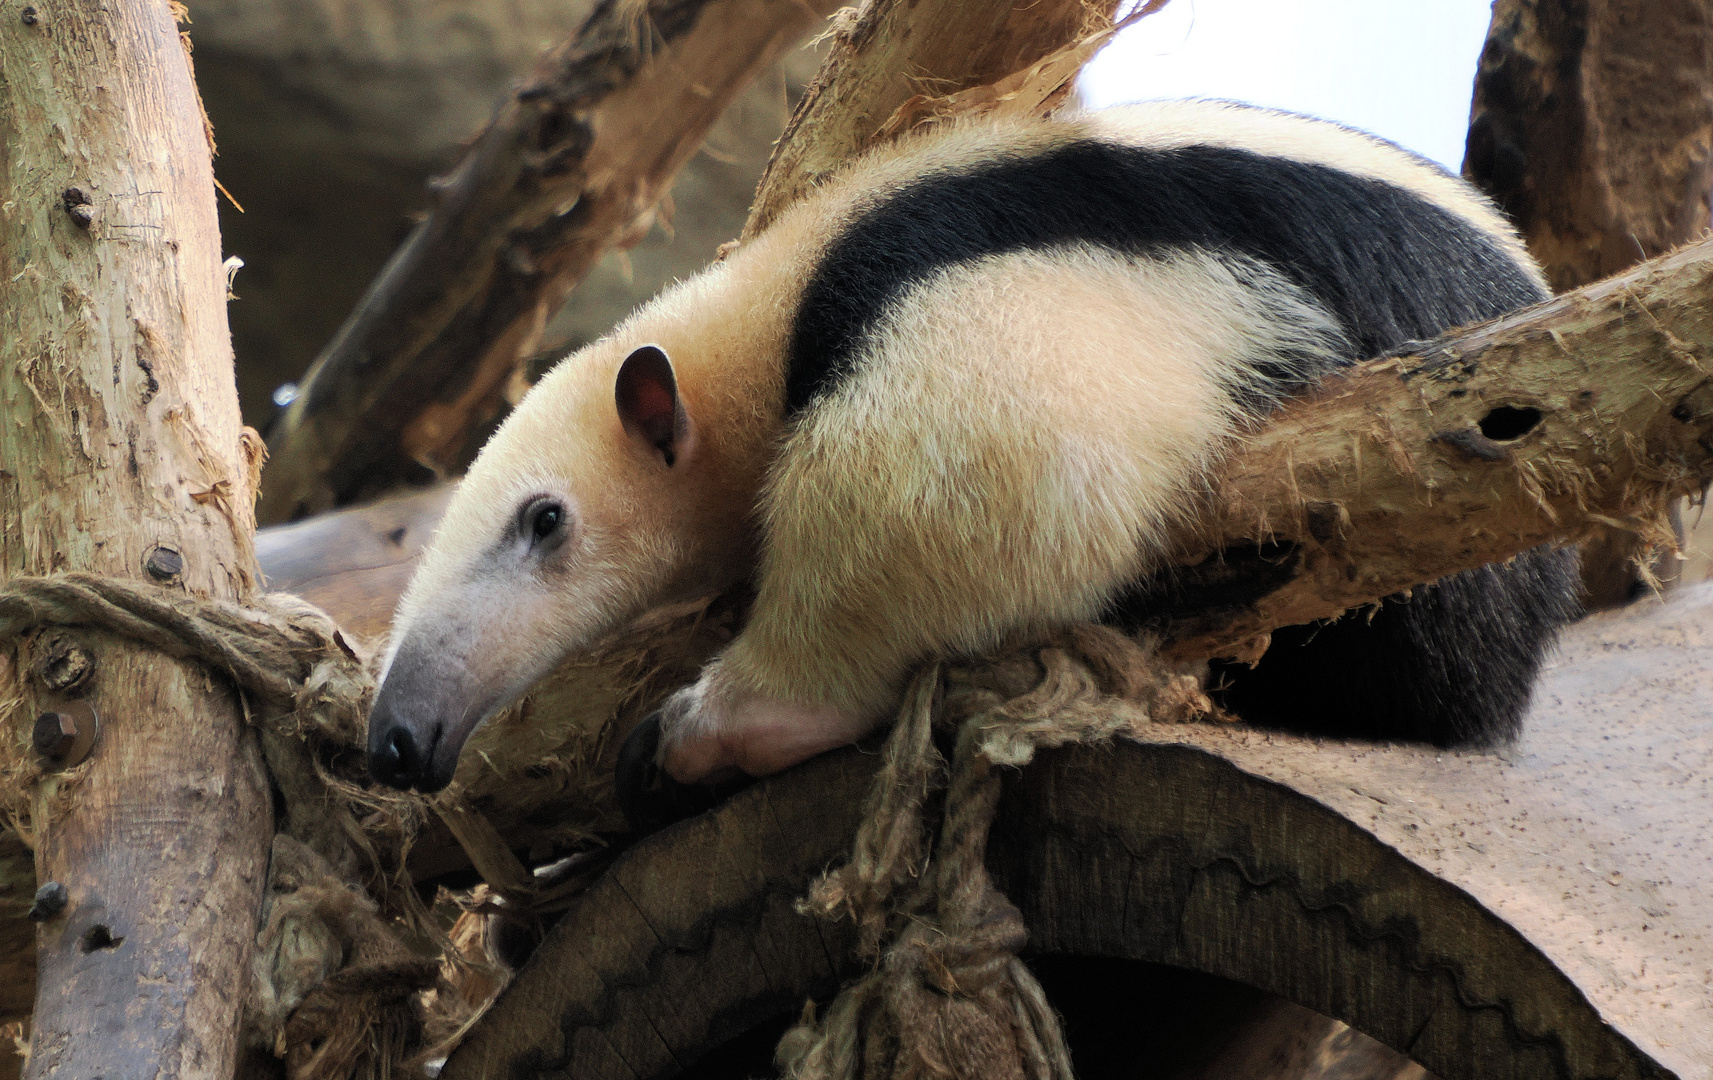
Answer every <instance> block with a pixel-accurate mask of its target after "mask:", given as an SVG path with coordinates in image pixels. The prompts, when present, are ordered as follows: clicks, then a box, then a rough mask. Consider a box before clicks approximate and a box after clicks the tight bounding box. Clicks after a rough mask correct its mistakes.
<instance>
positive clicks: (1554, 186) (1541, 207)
mask: <svg viewBox="0 0 1713 1080" xmlns="http://www.w3.org/2000/svg"><path fill="white" fill-rule="evenodd" d="M1463 172H1464V175H1465V176H1467V177H1468V178H1469V179H1471V180H1473V181H1474V182H1475V183H1477V184H1479V185H1480V186H1481V187H1482V188H1484V189H1485V190H1486V191H1487V192H1488V193H1489V194H1491V195H1492V196H1493V197H1494V198H1495V199H1497V200H1498V202H1499V204H1500V205H1501V206H1502V207H1504V209H1505V211H1506V213H1508V214H1509V215H1510V216H1511V219H1512V221H1514V222H1515V223H1516V225H1517V228H1518V229H1519V230H1521V232H1522V233H1523V236H1524V238H1525V239H1526V240H1527V241H1528V245H1529V250H1530V251H1531V252H1532V253H1533V254H1534V256H1535V258H1537V259H1539V260H1540V262H1541V265H1542V266H1543V267H1544V268H1545V269H1546V273H1547V277H1548V279H1549V280H1550V281H1551V282H1552V285H1553V288H1554V289H1555V290H1558V291H1563V290H1566V289H1574V288H1578V287H1580V286H1583V285H1587V284H1590V283H1591V282H1594V281H1598V280H1600V279H1601V278H1605V277H1609V276H1611V275H1613V274H1616V273H1619V272H1621V271H1623V270H1626V269H1628V268H1629V267H1630V266H1631V265H1633V264H1635V263H1636V262H1638V261H1640V260H1642V259H1647V258H1651V257H1653V256H1655V255H1659V254H1662V253H1664V252H1666V251H1669V250H1670V249H1671V248H1673V247H1675V246H1676V245H1678V244H1682V243H1686V242H1688V241H1690V240H1693V239H1696V238H1698V237H1700V236H1701V235H1702V234H1703V233H1705V232H1706V230H1707V226H1708V221H1709V217H1708V200H1709V195H1710V194H1713V4H1709V3H1708V0H1577V2H1575V3H1556V2H1553V3H1548V2H1543V0H1499V2H1498V3H1496V4H1494V6H1493V23H1492V28H1491V29H1490V30H1489V31H1488V38H1487V45H1486V48H1485V49H1484V50H1483V51H1482V55H1481V65H1480V68H1479V70H1478V72H1477V75H1476V80H1475V101H1474V105H1473V108H1472V109H1471V112H1470V121H1469V145H1468V154H1467V157H1465V159H1464V162H1463ZM1582 554H1583V579H1584V582H1585V584H1586V585H1587V588H1588V594H1589V602H1590V604H1591V605H1592V606H1594V607H1611V606H1614V605H1616V604H1621V603H1623V602H1625V601H1626V600H1628V599H1629V598H1630V597H1631V596H1632V595H1633V594H1634V593H1635V591H1636V589H1637V586H1638V584H1639V574H1638V564H1637V560H1638V558H1641V557H1643V556H1645V555H1646V552H1645V550H1644V548H1643V545H1642V543H1641V541H1640V540H1639V538H1637V537H1636V535H1635V534H1634V533H1631V532H1629V531H1626V530H1624V529H1622V528H1616V527H1610V526H1608V527H1605V528H1602V529H1598V530H1595V531H1594V532H1593V533H1592V534H1591V535H1590V536H1589V537H1588V538H1587V540H1586V541H1585V542H1584V544H1583V549H1582ZM1678 565H1679V564H1678V562H1677V560H1676V559H1674V558H1671V557H1665V558H1661V559H1658V560H1656V561H1655V564H1654V571H1653V572H1655V573H1656V574H1657V575H1658V576H1659V577H1661V578H1664V579H1666V580H1670V579H1672V578H1673V577H1674V576H1675V574H1676V571H1677V568H1678Z"/></svg>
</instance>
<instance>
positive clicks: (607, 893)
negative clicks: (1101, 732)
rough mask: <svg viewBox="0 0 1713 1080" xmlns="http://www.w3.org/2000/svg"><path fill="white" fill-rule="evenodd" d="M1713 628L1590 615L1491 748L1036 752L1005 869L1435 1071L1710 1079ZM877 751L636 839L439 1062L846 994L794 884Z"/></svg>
mask: <svg viewBox="0 0 1713 1080" xmlns="http://www.w3.org/2000/svg"><path fill="white" fill-rule="evenodd" d="M1710 624H1713V587H1702V588H1698V589H1694V590H1685V591H1684V592H1683V593H1681V594H1680V595H1679V597H1678V598H1676V599H1674V600H1673V601H1672V602H1670V603H1669V604H1663V605H1661V604H1652V603H1649V604H1642V605H1638V606H1636V607H1634V608H1631V609H1627V610H1625V611H1622V612H1614V613H1610V614H1606V615H1600V616H1596V617H1594V618H1591V619H1589V620H1587V621H1585V622H1583V623H1580V624H1578V625H1577V626H1576V627H1574V628H1573V629H1572V630H1571V632H1570V633H1569V634H1568V635H1567V639H1566V641H1565V646H1564V650H1563V654H1562V655H1561V656H1560V657H1559V658H1558V659H1557V661H1556V662H1555V663H1554V664H1553V665H1552V667H1551V668H1550V670H1549V671H1548V672H1547V674H1546V676H1545V679H1544V680H1543V682H1542V685H1541V687H1540V690H1539V693H1538V695H1537V701H1536V705H1535V707H1534V709H1533V711H1532V713H1531V715H1530V717H1529V721H1528V725H1527V727H1526V729H1525V735H1524V737H1523V740H1522V742H1521V743H1520V744H1519V745H1518V746H1517V747H1516V748H1514V749H1512V750H1509V751H1507V752H1504V753H1501V754H1477V753H1445V752H1439V751H1435V750H1432V749H1424V748H1419V747H1409V746H1385V747H1383V746H1373V745H1366V744H1357V743H1346V742H1329V741H1317V740H1310V739H1303V738H1297V737H1292V736H1281V735H1276V734H1268V733H1262V732H1258V731H1254V730H1250V729H1245V728H1241V727H1233V728H1226V727H1215V726H1208V725H1184V726H1180V727H1162V728H1157V729H1154V730H1153V731H1151V732H1150V733H1149V737H1148V738H1147V739H1146V740H1145V741H1139V742H1123V743H1119V744H1116V745H1114V746H1112V747H1109V748H1093V749H1088V748H1084V749H1073V750H1069V751H1064V752H1055V753H1051V754H1043V755H1042V757H1041V758H1040V759H1039V760H1038V761H1037V763H1036V764H1035V765H1033V766H1031V767H1029V768H1027V769H1025V770H1024V771H1023V772H1022V774H1021V775H1020V776H1019V777H1018V778H1016V779H1015V780H1014V781H1013V782H1011V784H1010V786H1009V789H1008V794H1007V799H1006V802H1005V804H1004V807H1003V809H1002V812H1001V817H1000V820H999V823H998V824H997V826H996V829H995V833H994V839H993V844H992V850H991V854H990V862H991V864H992V865H993V866H994V867H995V869H996V871H997V872H998V874H999V876H1000V879H1001V880H1002V882H1003V884H1004V887H1005V888H1006V890H1007V892H1008V894H1009V895H1010V896H1011V898H1012V899H1013V900H1014V901H1016V902H1017V903H1018V904H1019V906H1020V907H1021V908H1022V910H1023V912H1024V915H1025V918H1026V919H1027V921H1028V924H1029V926H1030V928H1031V934H1032V938H1031V946H1030V947H1031V950H1032V951H1033V952H1034V953H1035V954H1038V955H1067V954H1080V955H1085V956H1087V955H1095V956H1107V957H1127V958H1131V959H1136V960H1144V961H1151V962H1159V963H1166V964H1171V965H1175V966H1178V967H1183V968H1189V969H1192V970H1195V971H1200V972H1206V973H1210V974H1213V975H1218V976H1222V977H1225V978H1228V979H1233V980H1236V981H1238V982H1242V983H1246V984H1248V985H1250V986H1254V987H1258V988H1260V989H1262V990H1265V991H1267V992H1269V993H1272V994H1276V995H1278V996H1280V997H1282V998H1285V999H1288V1000H1290V1001H1293V1002H1295V1003H1297V1004H1299V1005H1301V1006H1304V1007H1306V1008H1309V1009H1312V1010H1315V1011H1316V1012H1318V1013H1321V1014H1324V1015H1326V1016H1330V1017H1335V1018H1337V1019H1339V1020H1342V1021H1345V1022H1347V1023H1349V1024H1350V1025H1351V1026H1353V1027H1355V1028H1357V1029H1358V1030H1360V1031H1363V1032H1366V1033H1367V1034H1369V1035H1372V1036H1373V1037H1375V1038H1377V1039H1378V1040H1380V1041H1381V1042H1382V1043H1385V1044H1387V1045H1389V1046H1390V1047H1392V1048H1393V1049H1394V1050H1397V1051H1399V1052H1400V1053H1404V1054H1407V1055H1408V1056H1410V1057H1412V1058H1413V1059H1414V1060H1416V1061H1417V1062H1419V1063H1421V1064H1422V1065H1424V1066H1426V1067H1427V1068H1429V1069H1431V1070H1433V1071H1434V1072H1435V1073H1436V1074H1437V1075H1439V1076H1441V1077H1443V1078H1445V1080H1476V1078H1481V1080H1493V1078H1503V1080H1525V1078H1527V1080H1534V1078H1552V1080H1571V1078H1576V1080H1582V1078H1588V1080H1593V1078H1596V1077H1600V1078H1617V1077H1660V1078H1663V1077H1676V1078H1679V1080H1709V1078H1713V983H1710V982H1709V978H1708V972H1709V971H1710V970H1713V847H1710V845H1708V844H1707V843H1706V838H1705V837H1706V822H1707V821H1708V820H1709V819H1710V818H1713V666H1709V665H1708V664H1707V663H1706V662H1705V660H1706V656H1707V655H1708V653H1707V647H1708V645H1709V644H1713V641H1709V640H1708V639H1709V636H1710V635H1713V630H1709V629H1708V626H1709V625H1710ZM875 762H876V759H875V758H874V757H872V756H866V755H862V754H859V753H855V752H844V753H840V754H835V755H829V756H827V757H823V758H820V759H817V760H815V761H812V762H809V763H807V764H805V765H804V766H801V767H799V768H797V769H795V770H793V771H791V772H788V773H786V774H784V775H782V776H779V777H776V778H774V779H772V780H770V781H766V782H764V783H762V784H760V785H758V786H757V787H754V788H751V789H750V790H748V791H746V792H743V793H741V794H739V795H738V796H736V797H735V798H733V799H732V800H731V801H730V802H729V803H728V804H726V805H725V806H723V807H721V808H719V809H718V810H716V811H714V812H713V813H710V814H706V815H703V816H701V817H698V818H694V819H691V820H689V821H686V822H682V823H680V824H678V825H676V826H674V827H672V828H670V829H668V830H666V831H664V832H662V833H660V834H657V835H656V836H654V837H651V838H649V839H648V840H646V841H644V842H643V843H641V844H639V845H638V846H637V847H635V848H633V849H632V850H631V851H629V852H627V853H626V854H625V855H624V856H622V857H621V858H620V860H619V861H618V862H617V863H616V864H615V865H614V866H613V867H612V869H611V870H610V871H609V873H608V874H607V875H606V876H605V877H604V878H602V879H601V880H599V881H598V882H597V883H596V884H595V885H594V886H593V887H592V888H591V889H590V890H589V891H588V892H587V893H586V894H585V896H584V897H583V899H582V900H581V902H580V903H579V904H578V906H577V907H575V908H574V909H573V910H571V911H570V912H569V913H568V914H567V916H566V918H565V920H564V921H563V922H562V923H561V924H560V925H559V926H558V927H556V928H555V929H554V931H553V932H552V933H551V934H550V935H549V937H548V940H547V941H546V943H545V944H544V945H543V946H542V948H541V949H540V950H539V951H538V952H537V954H536V956H535V958H534V959H532V961H531V962H530V963H529V964H528V965H527V966H526V967H525V969H524V970H523V971H522V972H520V973H519V975H518V976H517V978H516V979H515V980H514V982H513V983H512V985H511V987H510V989H508V990H507V991H506V993H505V994H504V995H503V996H502V997H501V999H500V1000H499V1002H498V1003H497V1004H496V1005H495V1006H494V1008H493V1009H492V1010H491V1011H490V1012H489V1013H488V1015H487V1016H486V1017H485V1018H484V1019H483V1020H482V1021H481V1022H480V1023H479V1024H478V1025H477V1027H476V1028H475V1029H474V1030H473V1031H472V1032H471V1033H470V1036H469V1037H468V1038H467V1039H466V1040H465V1042H464V1044H463V1045H462V1046H461V1047H460V1049H459V1050H458V1051H457V1052H456V1053H455V1054H454V1056H453V1057H452V1059H451V1060H450V1061H448V1063H447V1065H446V1069H445V1072H444V1073H443V1076H445V1077H446V1078H447V1080H460V1078H463V1077H478V1076H494V1075H512V1076H515V1077H520V1078H522V1077H530V1076H538V1075H549V1074H560V1073H562V1072H569V1073H572V1074H574V1075H578V1076H582V1077H590V1078H594V1077H602V1076H615V1077H621V1076H622V1077H632V1076H636V1077H650V1076H668V1075H674V1074H676V1073H677V1071H678V1070H680V1069H683V1068H687V1067H692V1066H693V1065H694V1064H695V1062H696V1061H697V1060H698V1059H699V1058H700V1057H702V1056H703V1055H704V1054H706V1053H707V1052H708V1051H709V1050H710V1049H712V1048H714V1047H715V1046H717V1045H719V1044H721V1043H723V1042H725V1041H726V1040H729V1039H732V1038H734V1037H736V1036H738V1035H739V1034H740V1033H741V1032H744V1031H747V1030H749V1029H751V1028H754V1027H755V1026H756V1025H759V1024H763V1023H766V1022H768V1021H776V1020H778V1018H780V1017H781V1016H783V1015H785V1014H787V1013H794V1012H795V1010H796V1009H797V1008H799V1007H800V1005H801V1003H802V1001H803V1000H804V998H805V997H808V996H811V995H814V996H823V997H824V996H825V995H826V994H828V993H829V992H831V990H832V989H833V988H834V986H835V985H836V983H837V982H838V981H839V980H840V979H842V978H846V977H849V976H850V975H851V974H853V967H852V963H851V960H850V959H849V958H850V956H851V945H852V943H853V940H852V935H851V934H850V933H849V931H848V928H847V927H845V926H843V925H838V926H831V925H824V924H819V923H817V922H816V921H814V920H813V919H811V918H809V917H807V916H803V915H799V914H797V913H796V912H795V911H794V910H793V909H792V907H791V902H792V900H793V899H794V898H795V897H796V896H799V895H801V893H802V891H803V889H804V888H805V886H806V884H807V882H808V880H809V878H810V876H811V875H813V874H815V873H817V872H819V871H820V870H821V869H822V868H824V867H825V866H827V865H828V864H830V863H832V862H835V861H837V860H838V859H839V858H840V857H841V855H842V854H843V853H844V852H845V851H846V850H848V845H849V843H850V841H851V838H852V835H853V833H854V830H855V827H856V819H857V813H858V807H859V806H860V804H861V802H862V797H863V794H864V792H865V791H866V788H867V784H868V782H869V779H870V778H871V776H872V775H873V772H874V768H875ZM690 1075H696V1073H695V1071H694V1069H693V1068H692V1069H691V1071H690Z"/></svg>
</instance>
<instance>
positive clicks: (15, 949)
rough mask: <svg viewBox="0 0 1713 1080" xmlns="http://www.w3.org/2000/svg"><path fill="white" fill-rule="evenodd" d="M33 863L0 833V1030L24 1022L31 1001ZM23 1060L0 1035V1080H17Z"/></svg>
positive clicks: (11, 837) (15, 839)
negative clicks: (30, 914)
mask: <svg viewBox="0 0 1713 1080" xmlns="http://www.w3.org/2000/svg"><path fill="white" fill-rule="evenodd" d="M35 893H36V860H35V856H34V855H32V854H31V853H30V849H29V848H28V847H26V846H25V845H24V841H23V840H22V839H21V838H20V837H19V836H18V834H17V833H16V832H14V831H13V830H12V829H6V830H5V831H4V832H0V1026H3V1025H7V1024H14V1023H18V1022H19V1021H27V1020H28V1019H29V1016H30V1010H31V1009H32V1008H34V1007H35V1001H36V924H35V923H33V922H31V921H30V918H29V911H30V904H31V903H32V902H33V900H34V898H35ZM23 1067H24V1061H23V1059H22V1058H21V1057H19V1056H18V1053H17V1047H16V1045H14V1044H13V1043H12V1041H11V1040H10V1039H7V1038H6V1037H5V1035H4V1033H3V1032H0V1080H17V1077H18V1076H19V1075H20V1073H21V1072H22V1071H23Z"/></svg>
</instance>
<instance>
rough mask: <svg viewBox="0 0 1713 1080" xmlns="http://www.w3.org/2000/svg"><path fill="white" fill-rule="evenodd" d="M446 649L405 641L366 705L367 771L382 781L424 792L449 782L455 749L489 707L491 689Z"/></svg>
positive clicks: (457, 748)
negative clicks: (367, 731) (373, 702)
mask: <svg viewBox="0 0 1713 1080" xmlns="http://www.w3.org/2000/svg"><path fill="white" fill-rule="evenodd" d="M430 644H433V643H430ZM445 654H446V650H445V649H443V648H434V647H428V646H425V645H420V644H418V643H416V642H414V641H407V642H406V643H405V648H403V649H401V650H400V651H399V652H398V653H397V654H396V655H395V656H394V657H393V660H392V662H391V663H390V664H388V665H387V672H386V675H385V676H384V677H383V678H382V680H381V688H380V691H379V692H378V693H377V694H376V695H375V704H374V706H373V707H372V708H371V709H370V710H369V775H370V776H372V777H374V778H375V779H376V780H377V781H379V782H380V783H383V784H387V785H389V786H391V787H395V788H400V789H404V788H415V789H416V790H418V791H421V792H425V793H426V792H434V791H439V790H440V789H441V788H443V787H445V786H446V785H447V784H450V783H451V782H452V774H453V772H454V771H455V770H456V769H457V767H458V753H459V751H461V750H463V749H464V744H465V742H467V741H469V738H470V733H471V732H472V731H474V730H475V729H476V725H477V724H478V723H480V722H481V720H482V718H483V717H484V716H486V715H487V714H488V712H490V711H491V710H492V708H493V706H494V704H495V699H494V694H493V691H492V689H491V688H489V687H487V686H484V685H482V684H481V682H480V681H479V680H472V679H471V678H470V677H469V671H468V668H467V666H466V665H465V664H464V663H462V662H461V661H460V660H459V659H458V658H457V657H450V658H449V657H448V656H446V655H445Z"/></svg>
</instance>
